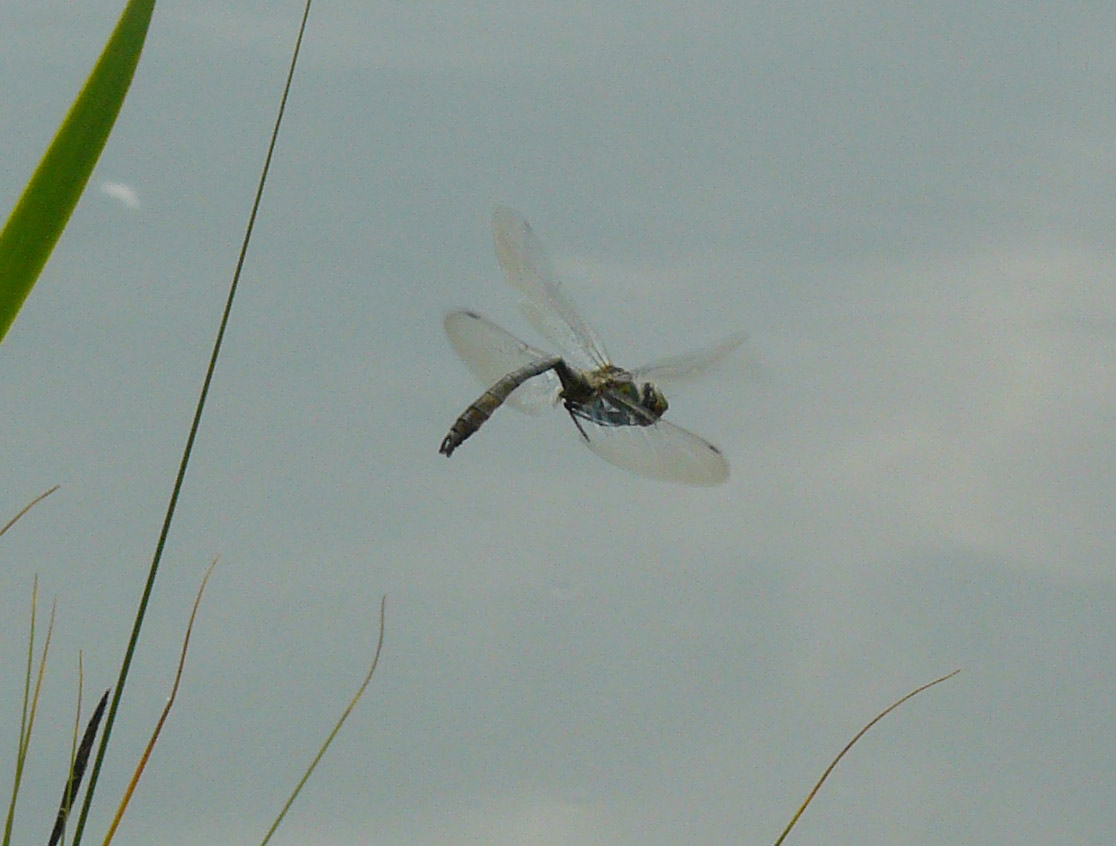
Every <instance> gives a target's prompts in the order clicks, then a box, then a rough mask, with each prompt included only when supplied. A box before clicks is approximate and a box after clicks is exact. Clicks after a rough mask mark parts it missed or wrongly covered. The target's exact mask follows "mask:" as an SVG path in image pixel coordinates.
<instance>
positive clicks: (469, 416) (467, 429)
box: [438, 356, 563, 458]
mask: <svg viewBox="0 0 1116 846" xmlns="http://www.w3.org/2000/svg"><path fill="white" fill-rule="evenodd" d="M562 364H563V361H562V359H561V358H560V357H559V356H554V357H553V358H540V359H539V360H538V361H535V362H532V363H531V364H528V365H525V366H523V367H521V368H519V369H518V370H516V371H515V372H513V373H509V374H508V375H507V376H505V377H503V378H502V379H500V381H499V382H497V383H496V384H495V385H493V386H492V387H491V388H489V389H488V390H487V391H485V392H484V393H483V394H481V395H480V396H479V397H477V400H476V402H474V403H473V404H472V405H470V406H469V407H468V408H467V409H465V411H463V412H462V413H461V416H460V417H458V418H457V420H456V421H455V422H454V424H453V426H452V427H450V430H449V434H448V435H446V437H445V438H444V439H443V440H442V446H441V447H440V448H439V449H438V452H440V453H441V454H442V455H444V456H446V457H447V458H448V457H449V456H451V455H453V451H454V450H455V449H457V448H458V447H459V446H461V444H462V443H463V442H464V441H465V439H466V438H468V437H469V436H470V435H472V434H473V432H475V431H477V429H479V428H480V427H481V425H482V424H483V423H484V421H485V420H487V419H488V418H489V417H491V416H492V413H493V412H494V411H495V410H496V409H497V408H499V407H500V406H501V405H503V404H504V400H506V399H507V398H508V397H509V396H510V395H511V392H512V391H514V390H515V389H516V388H518V387H519V386H520V385H522V384H523V383H524V382H526V381H527V380H528V379H533V378H534V377H536V376H538V375H539V374H541V373H545V372H546V371H548V370H551V369H553V368H555V367H558V366H559V365H562Z"/></svg>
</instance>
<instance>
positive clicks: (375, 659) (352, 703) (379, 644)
mask: <svg viewBox="0 0 1116 846" xmlns="http://www.w3.org/2000/svg"><path fill="white" fill-rule="evenodd" d="M386 607H387V595H386V594H385V595H384V596H382V597H381V598H380V637H379V639H378V640H377V641H376V654H375V655H373V656H372V666H371V667H369V668H368V674H367V675H365V677H364V681H362V682H361V683H360V687H358V688H357V692H356V693H355V694H354V695H353V698H352V699H350V700H349V704H348V706H347V707H346V708H345V710H344V712H342V714H341V718H340V719H339V720H338V721H337V724H336V725H335V726H334V727H333V731H331V732H330V733H329V737H327V738H326V739H325V742H324V743H323V744H322V745H321V748H320V749H318V754H317V755H315V756H314V760H313V761H311V762H310V766H308V767H307V768H306V772H304V773H303V774H302V778H301V779H299V781H298V784H297V785H295V789H294V790H292V791H291V795H290V796H289V797H288V798H287V801H286V804H284V805H283V809H282V810H281V811H280V812H279V815H278V816H277V817H276V818H275V822H273V823H272V824H271V828H269V829H268V830H267V834H266V835H264V839H263V840H261V841H260V846H266V844H267V843H268V841H270V840H271V836H272V835H273V834H275V830H276V829H277V828H279V823H281V822H282V821H283V817H285V816H286V815H287V811H289V810H290V808H291V805H293V804H294V800H295V799H296V798H297V797H298V794H299V793H300V792H301V791H302V788H303V786H305V784H306V782H307V781H309V780H310V774H311V773H313V772H314V768H315V767H317V766H318V762H319V761H321V760H322V756H324V755H325V753H326V750H327V749H329V745H330V744H331V743H333V738H335V737H337V732H339V731H341V726H343V725H344V724H345V720H347V719H348V718H349V714H351V713H352V711H353V708H355V707H356V704H357V702H359V701H360V697H362V696H363V695H364V691H365V688H367V687H368V683H369V682H370V681H372V674H373V673H375V672H376V667H377V666H378V665H379V663H380V651H381V650H382V649H383V648H384V609H385V608H386Z"/></svg>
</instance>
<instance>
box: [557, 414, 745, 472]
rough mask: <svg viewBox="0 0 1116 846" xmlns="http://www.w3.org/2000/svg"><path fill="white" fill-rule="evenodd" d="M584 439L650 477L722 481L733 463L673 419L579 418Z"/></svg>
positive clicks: (620, 464) (613, 459) (612, 461)
mask: <svg viewBox="0 0 1116 846" xmlns="http://www.w3.org/2000/svg"><path fill="white" fill-rule="evenodd" d="M578 422H579V423H580V424H581V429H582V430H583V435H584V437H582V438H581V440H582V442H583V443H584V444H585V445H586V446H587V447H589V449H591V450H593V452H595V453H596V454H597V455H599V456H600V457H601V458H603V459H604V460H605V461H607V462H609V463H610V464H615V465H616V466H617V467H622V468H624V469H625V470H630V471H631V472H633V473H636V474H637V475H640V476H645V477H647V478H648V479H658V480H660V481H664V482H682V483H684V484H687V485H704V486H711V485H719V484H721V483H722V482H724V481H725V480H726V479H728V475H729V466H728V461H726V460H725V456H724V455H723V454H722V453H721V451H720V450H719V449H717V447H715V446H713V444H711V443H709V441H707V440H705V439H704V438H699V437H698V436H697V435H695V434H694V433H693V432H689V431H687V430H686V429H683V428H681V427H680V426H675V425H674V424H673V423H668V422H666V421H665V420H659V421H658V422H656V423H653V424H651V425H650V426H598V425H595V424H593V423H591V422H589V421H587V420H581V419H579V420H578Z"/></svg>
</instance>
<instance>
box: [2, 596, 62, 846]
mask: <svg viewBox="0 0 1116 846" xmlns="http://www.w3.org/2000/svg"><path fill="white" fill-rule="evenodd" d="M38 598H39V577H38V576H36V577H35V579H34V583H33V584H32V587H31V637H30V639H29V640H28V644H27V672H26V675H25V677H24V682H23V714H22V716H21V717H20V725H19V751H18V752H17V753H16V771H15V781H14V783H13V785H12V799H11V803H10V804H9V805H8V819H7V821H6V822H5V824H4V844H5V846H7V844H9V843H11V839H12V826H13V825H14V824H15V806H16V798H17V797H18V795H19V787H20V783H21V782H22V780H23V767H24V764H25V763H26V762H27V750H28V749H30V748H31V732H32V730H33V729H34V727H35V714H36V713H37V712H38V710H39V694H41V693H42V690H43V675H44V673H45V671H46V660H47V655H48V654H49V653H50V638H51V635H52V634H53V633H54V612H55V611H56V610H57V608H58V603H57V602H54V603H51V607H50V622H49V623H48V624H47V633H46V639H45V640H44V641H43V654H42V657H41V658H40V659H39V671H38V673H36V675H35V692H34V694H32V695H31V696H30V698H29V697H28V694H29V693H30V685H31V667H32V666H33V665H34V656H35V606H36V604H37V602H38Z"/></svg>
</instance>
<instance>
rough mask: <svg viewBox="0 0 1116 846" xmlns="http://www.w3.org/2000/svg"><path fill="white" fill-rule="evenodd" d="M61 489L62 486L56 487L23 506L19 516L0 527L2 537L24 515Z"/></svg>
mask: <svg viewBox="0 0 1116 846" xmlns="http://www.w3.org/2000/svg"><path fill="white" fill-rule="evenodd" d="M59 487H60V485H55V486H54V487H53V488H50V489H49V490H47V491H44V492H43V493H41V494H39V495H38V496H37V497H35V498H34V499H33V500H31V501H30V502H29V503H27V504H26V505H25V506H23V508H22V509H20V512H19V514H17V515H16V516H15V517H13V518H12V519H11V520H9V521H8V522H7V523H5V524H4V525H3V526H0V536H2V535H3V534H4V533H5V532H6V531H8V529H10V528H11V527H12V526H14V525H15V524H16V521H17V520H18V519H19V518H20V517H22V516H23V515H24V514H26V513H27V512H28V511H30V510H31V509H32V508H34V507H35V506H36V505H38V504H39V503H40V502H42V501H43V500H44V499H46V498H47V497H48V496H50V495H51V494H52V493H54V492H55V491H56V490H58V488H59Z"/></svg>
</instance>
